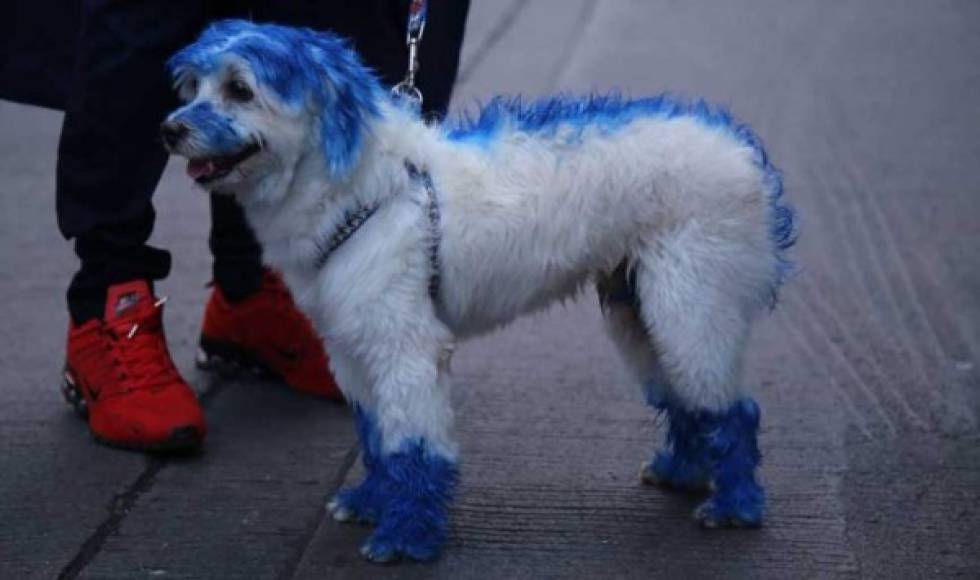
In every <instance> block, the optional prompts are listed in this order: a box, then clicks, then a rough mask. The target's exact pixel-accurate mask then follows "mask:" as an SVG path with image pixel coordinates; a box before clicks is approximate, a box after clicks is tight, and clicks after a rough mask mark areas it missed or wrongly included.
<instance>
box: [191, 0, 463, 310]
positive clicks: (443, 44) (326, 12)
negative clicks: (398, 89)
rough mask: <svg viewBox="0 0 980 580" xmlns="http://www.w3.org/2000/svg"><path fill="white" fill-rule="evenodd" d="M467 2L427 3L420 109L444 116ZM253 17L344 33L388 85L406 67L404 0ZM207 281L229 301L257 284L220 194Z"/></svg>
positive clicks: (247, 244) (271, 6) (256, 265)
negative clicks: (210, 276)
mask: <svg viewBox="0 0 980 580" xmlns="http://www.w3.org/2000/svg"><path fill="white" fill-rule="evenodd" d="M468 11H469V0H430V2H429V12H428V18H427V20H428V21H427V23H426V29H425V35H424V37H423V39H422V50H421V71H420V74H419V78H418V83H419V88H420V90H421V91H422V93H423V95H424V96H425V98H424V100H423V107H422V110H423V114H425V115H436V116H440V117H441V116H444V115H445V113H446V110H447V109H448V107H449V100H450V98H451V97H452V89H453V83H454V82H455V80H456V73H457V71H458V69H459V53H460V49H461V47H462V45H463V31H464V28H465V26H466V15H467V12H468ZM253 15H254V17H255V19H256V20H259V21H272V22H279V23H282V24H290V25H294V26H307V27H310V28H314V29H318V30H332V31H333V32H335V33H337V34H340V35H342V36H345V37H347V38H350V39H351V40H352V41H353V43H354V47H355V48H356V49H357V51H358V52H359V53H360V55H361V57H362V58H363V59H364V61H365V63H366V64H367V65H368V66H369V67H371V68H372V69H373V70H374V71H375V72H376V73H377V74H378V75H379V77H380V78H381V80H382V81H384V82H385V83H386V84H388V85H395V84H396V83H398V82H400V81H401V80H402V77H403V76H404V75H405V69H406V67H407V64H408V49H407V48H406V46H405V28H406V26H407V22H408V20H407V18H408V2H407V1H405V0H400V1H395V0H362V1H360V2H348V3H326V2H321V3H319V4H316V3H313V4H302V3H295V4H292V3H279V2H268V1H267V2H255V3H254V11H253ZM211 218H212V225H211V236H210V240H209V244H210V246H211V252H212V253H213V255H214V280H215V282H216V283H217V284H218V285H219V286H220V287H221V288H222V290H223V291H224V292H225V294H226V295H228V297H229V298H230V299H232V300H238V299H242V298H245V297H247V296H249V295H251V294H252V293H254V292H255V291H256V290H258V288H259V287H260V285H261V283H262V250H261V247H260V246H259V244H258V242H257V241H256V240H255V236H254V234H253V233H252V231H251V229H250V228H249V226H248V224H247V223H246V221H245V216H244V213H243V212H242V210H241V208H240V207H238V204H237V203H235V201H234V200H233V199H232V198H230V197H227V196H220V195H212V196H211Z"/></svg>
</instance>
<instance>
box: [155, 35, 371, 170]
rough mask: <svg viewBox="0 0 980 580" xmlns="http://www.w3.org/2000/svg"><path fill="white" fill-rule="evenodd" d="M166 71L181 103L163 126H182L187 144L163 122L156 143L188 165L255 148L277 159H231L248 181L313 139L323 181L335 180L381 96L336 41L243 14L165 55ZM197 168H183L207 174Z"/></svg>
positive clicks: (353, 157) (348, 164)
mask: <svg viewBox="0 0 980 580" xmlns="http://www.w3.org/2000/svg"><path fill="white" fill-rule="evenodd" d="M168 68H169V70H170V73H171V75H172V76H173V79H174V82H175V85H176V87H177V89H178V92H179V93H180V95H181V97H182V98H183V99H184V100H185V102H186V103H187V104H186V105H185V106H184V107H182V108H181V109H178V110H177V111H175V112H174V113H173V114H172V115H171V116H170V117H169V118H168V121H167V123H169V124H172V125H183V126H184V129H181V128H180V127H178V128H176V129H174V131H175V132H176V133H180V132H182V131H183V132H184V133H185V137H187V138H188V139H191V141H192V142H191V143H190V145H195V146H193V147H192V146H190V145H188V146H185V147H182V146H180V144H179V143H178V142H177V141H176V140H175V141H174V142H173V143H171V138H173V137H174V135H170V136H169V137H168V134H167V126H166V125H167V124H165V126H164V141H165V142H166V143H167V144H168V147H169V148H170V149H171V151H172V152H174V153H176V154H180V155H184V156H186V157H188V158H189V159H191V160H192V164H193V163H194V160H195V159H197V160H198V161H201V162H202V163H203V161H202V160H204V161H208V160H211V158H212V157H216V156H217V157H219V158H220V159H219V160H220V161H221V162H222V163H226V162H227V159H224V158H221V156H228V155H231V156H236V155H240V154H243V153H244V152H245V150H246V148H249V147H254V148H257V149H258V151H257V152H258V153H261V155H255V157H269V156H272V157H279V159H265V160H261V159H256V160H252V161H248V162H247V163H244V162H243V160H237V161H238V163H239V164H240V167H236V169H237V170H239V172H242V173H246V174H250V175H251V176H252V177H255V176H256V174H266V173H269V172H272V171H275V169H276V168H275V167H269V165H272V164H274V163H275V162H278V163H280V164H282V165H288V164H289V163H290V161H293V162H295V159H296V158H298V156H300V155H301V153H302V151H292V150H298V149H305V148H308V145H307V143H309V140H308V139H313V140H314V142H316V143H317V144H318V145H319V146H320V148H321V151H322V154H323V158H324V162H325V164H326V167H327V170H328V172H329V175H330V177H332V178H334V179H342V178H344V177H345V176H347V175H348V174H349V173H350V171H351V170H352V169H353V168H354V167H355V166H356V164H357V161H358V158H359V153H360V148H361V145H362V143H363V141H364V138H365V133H366V131H367V130H368V123H369V121H370V120H371V118H372V117H375V116H377V115H378V114H379V110H378V103H379V102H380V100H381V99H383V98H385V97H386V93H385V92H384V91H383V90H382V89H381V86H380V84H379V83H378V81H377V80H376V79H375V78H374V76H373V75H372V74H371V72H370V71H369V70H368V69H367V68H365V67H364V65H362V64H361V61H360V59H359V58H358V56H357V54H356V53H355V52H354V50H353V49H352V48H351V47H350V46H349V44H348V43H347V42H346V41H344V40H343V39H341V38H339V37H337V36H335V35H333V34H329V33H320V32H315V31H313V30H309V29H304V28H290V27H285V26H278V25H273V24H255V23H252V22H247V21H244V20H224V21H220V22H217V23H215V24H213V25H211V26H210V27H209V28H208V29H207V30H205V31H204V33H203V34H201V36H200V38H198V39H197V41H196V42H194V43H193V44H191V45H190V46H188V47H186V48H184V49H183V50H181V51H180V52H178V53H177V54H175V55H174V56H173V57H172V58H171V59H170V61H169V62H168ZM195 136H196V140H195V139H192V137H195ZM291 149H292V150H291ZM254 153H255V152H253V155H254ZM232 160H233V161H234V160H235V159H232ZM263 167H264V171H259V169H260V168H263ZM207 169H209V168H208V167H196V168H194V170H193V171H192V168H191V167H190V166H189V167H188V171H189V173H191V175H192V176H195V175H200V174H201V172H203V174H204V175H209V173H208V172H207ZM218 169H219V170H224V169H227V167H225V166H224V165H222V166H221V167H218ZM279 169H282V168H279ZM246 170H248V171H246ZM244 177H245V178H247V177H249V175H245V176H244ZM222 179H227V177H224V176H223V177H222ZM198 180H199V181H200V179H198Z"/></svg>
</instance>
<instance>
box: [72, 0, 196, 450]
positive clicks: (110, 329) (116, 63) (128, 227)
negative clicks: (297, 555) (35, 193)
mask: <svg viewBox="0 0 980 580" xmlns="http://www.w3.org/2000/svg"><path fill="white" fill-rule="evenodd" d="M204 5H206V3H202V2H200V1H198V0H166V1H164V0H157V1H150V0H142V1H136V0H134V1H131V2H114V1H111V0H84V1H83V2H82V19H81V30H80V34H79V37H78V40H77V51H76V55H77V60H76V66H75V71H74V78H73V83H72V91H71V94H70V96H69V98H68V102H67V104H66V110H65V119H64V123H63V126H62V133H61V140H60V142H59V147H58V167H57V212H58V224H59V227H60V229H61V232H62V234H63V235H64V236H65V237H66V238H68V239H72V238H74V239H75V250H76V253H77V254H78V257H79V258H80V260H81V268H80V270H79V271H78V273H77V274H75V276H74V278H73V279H72V281H71V284H70V287H69V290H68V303H69V310H70V313H71V318H72V321H71V324H70V327H69V334H68V346H67V362H66V369H65V379H66V382H65V385H64V392H65V396H66V397H67V398H68V400H69V402H71V403H72V404H73V405H75V407H76V408H77V409H78V410H80V411H81V412H82V413H83V414H85V415H86V416H87V418H88V420H89V426H90V428H91V429H92V431H93V433H94V434H95V435H96V437H98V438H99V439H100V440H103V441H105V442H108V443H110V444H113V445H121V446H127V447H136V448H144V449H163V448H173V447H186V446H188V445H195V444H197V443H199V442H200V440H201V439H202V438H203V436H204V430H205V427H204V419H203V414H202V412H201V409H200V406H199V405H198V403H197V401H196V399H195V397H194V394H193V392H192V391H191V390H190V388H189V387H188V386H187V384H186V383H185V382H184V381H183V379H182V378H181V377H180V375H179V373H178V372H177V370H176V368H175V367H174V365H173V363H172V362H171V360H170V355H169V353H168V352H167V347H166V340H165V338H164V335H163V328H162V324H161V320H162V316H161V314H162V312H161V306H162V303H160V302H158V301H156V300H155V299H154V298H153V295H152V289H151V284H152V281H153V280H158V279H160V278H162V277H164V276H165V275H166V274H167V272H168V271H169V269H170V256H169V254H168V253H167V252H165V251H163V250H160V249H156V248H152V247H150V246H148V245H147V244H146V241H147V239H148V238H149V236H150V233H151V231H152V228H153V220H154V211H153V206H152V204H151V202H150V198H151V196H152V194H153V190H154V189H155V188H156V185H157V181H158V180H159V178H160V174H161V172H162V171H163V168H164V166H165V164H166V161H167V155H166V153H165V152H164V150H163V147H162V146H161V143H160V139H159V124H160V122H161V120H162V119H163V117H164V115H165V114H166V112H167V110H168V109H169V108H170V107H171V105H172V103H173V97H172V91H171V89H170V86H169V80H168V78H167V74H166V71H165V68H164V62H165V61H166V59H167V58H168V57H169V55H170V54H171V53H172V52H173V51H174V50H175V49H176V48H178V47H179V46H181V45H183V44H184V43H185V42H187V41H189V40H191V39H192V38H193V37H194V35H195V34H197V32H198V31H199V30H200V28H201V26H202V25H203V23H204V21H205V16H206V12H205V8H203V7H202V6H204Z"/></svg>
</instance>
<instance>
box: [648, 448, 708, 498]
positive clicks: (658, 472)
mask: <svg viewBox="0 0 980 580" xmlns="http://www.w3.org/2000/svg"><path fill="white" fill-rule="evenodd" d="M640 479H642V480H643V483H646V484H649V485H658V486H661V487H667V488H670V489H675V490H678V491H708V490H709V489H711V475H710V473H709V471H708V469H707V468H706V467H704V466H703V465H699V464H697V463H694V462H691V461H689V460H685V459H682V458H680V457H678V456H677V455H676V454H675V453H671V452H669V451H661V452H659V453H657V455H656V457H654V459H653V461H651V462H649V463H644V464H643V469H642V470H641V471H640Z"/></svg>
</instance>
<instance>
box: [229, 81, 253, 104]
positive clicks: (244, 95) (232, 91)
mask: <svg viewBox="0 0 980 580" xmlns="http://www.w3.org/2000/svg"><path fill="white" fill-rule="evenodd" d="M225 94H226V95H227V96H228V98H229V99H231V100H233V101H238V102H239V103H247V102H249V101H251V100H252V96H253V95H252V89H251V88H249V86H248V85H247V84H245V82H243V81H240V80H238V79H235V80H232V81H228V82H227V83H225Z"/></svg>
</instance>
